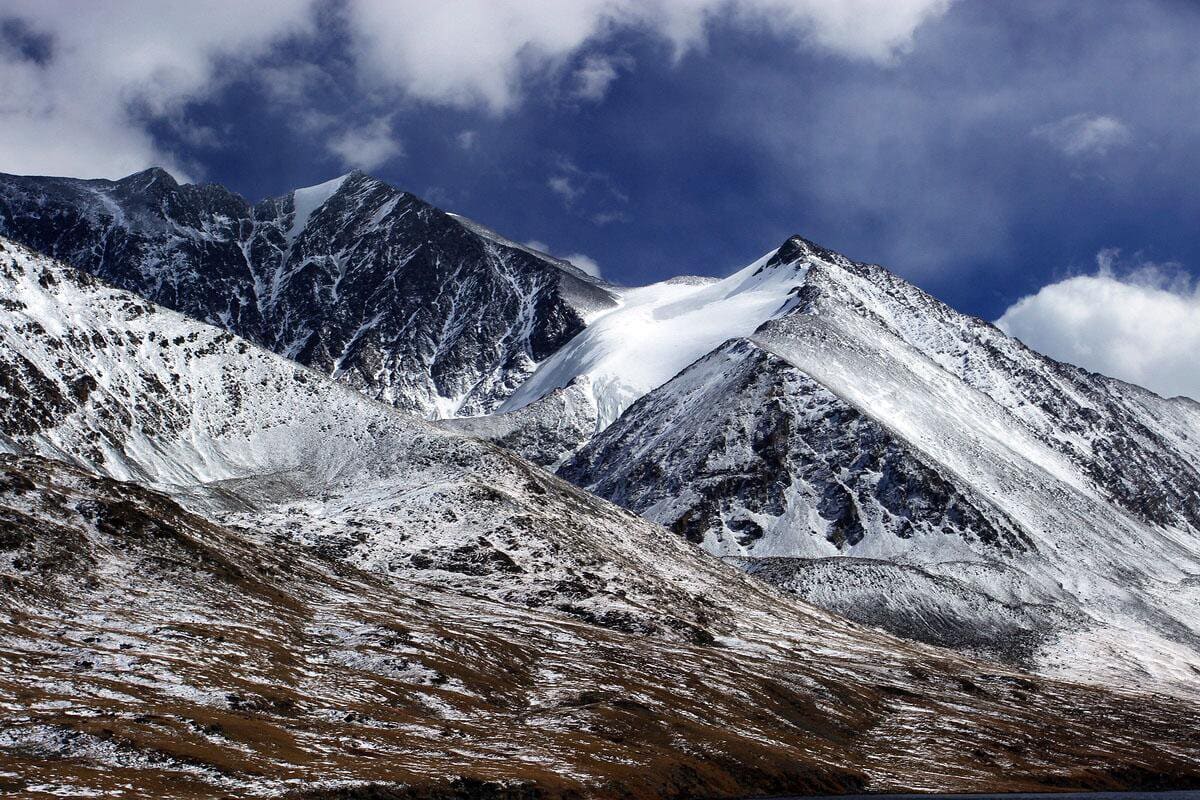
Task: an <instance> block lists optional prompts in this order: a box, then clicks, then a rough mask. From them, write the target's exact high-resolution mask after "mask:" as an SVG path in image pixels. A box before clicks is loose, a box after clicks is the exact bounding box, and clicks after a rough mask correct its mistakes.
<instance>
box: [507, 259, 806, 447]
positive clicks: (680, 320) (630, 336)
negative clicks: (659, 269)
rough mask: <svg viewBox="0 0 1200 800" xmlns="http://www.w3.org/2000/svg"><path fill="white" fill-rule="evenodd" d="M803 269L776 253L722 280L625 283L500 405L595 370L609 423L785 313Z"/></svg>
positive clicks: (512, 404)
mask: <svg viewBox="0 0 1200 800" xmlns="http://www.w3.org/2000/svg"><path fill="white" fill-rule="evenodd" d="M803 282H804V272H803V269H796V268H795V265H794V264H793V263H789V262H786V261H784V260H781V259H779V258H777V257H776V254H775V253H768V254H767V255H766V256H763V257H762V258H760V259H759V260H757V261H755V262H754V263H753V264H750V265H749V266H747V267H745V268H744V269H741V270H739V271H737V272H735V273H734V274H732V275H730V276H729V277H728V278H725V279H724V280H721V281H717V282H709V281H706V280H677V279H672V280H669V281H664V282H662V283H656V284H653V285H651V286H644V287H640V288H637V289H622V290H618V291H619V293H620V306H619V307H618V308H616V309H614V310H612V311H609V312H607V313H605V314H603V315H601V316H599V317H598V318H596V319H595V320H593V321H592V322H591V324H590V325H589V326H588V328H587V329H586V330H585V331H584V332H583V333H582V334H580V335H578V336H576V337H575V338H573V339H572V340H571V341H570V342H568V343H567V344H566V345H565V346H564V347H563V348H561V349H560V350H559V351H558V352H556V353H555V354H554V355H553V356H552V357H550V358H549V359H547V360H546V361H545V363H543V364H542V365H541V366H539V367H538V369H537V371H536V372H535V373H534V374H533V375H532V376H531V377H530V378H529V379H528V380H527V381H526V382H525V383H524V384H522V386H521V387H520V388H519V389H518V390H517V391H515V392H514V393H513V394H512V396H511V397H509V399H508V400H507V401H506V402H505V403H504V404H503V405H501V406H500V408H499V411H500V412H501V413H504V412H509V411H514V410H516V409H519V408H522V407H524V406H526V405H528V404H530V403H532V402H534V401H536V400H538V399H540V398H542V397H545V396H546V395H548V394H550V393H551V392H553V391H554V390H556V389H560V388H563V387H565V386H567V385H569V384H570V383H571V382H572V381H575V380H576V379H578V378H583V377H585V378H587V380H588V383H587V385H588V387H589V389H590V391H591V393H592V396H593V398H594V402H595V405H596V408H597V420H596V429H597V430H603V429H604V428H605V427H607V426H608V425H609V424H611V423H612V421H613V420H615V419H616V418H617V417H619V416H620V415H621V413H622V412H623V411H624V410H625V409H626V408H628V407H629V405H630V404H631V403H632V402H633V401H635V400H637V399H638V398H639V397H641V396H642V395H644V394H645V393H646V392H648V391H650V390H651V389H654V388H655V387H657V386H660V385H662V384H663V383H665V382H666V381H668V380H669V379H670V378H671V377H672V376H673V375H675V374H676V373H677V372H679V371H680V370H681V369H683V368H684V367H686V366H687V365H688V364H690V363H691V362H693V361H695V360H696V359H697V358H699V357H700V356H702V355H704V354H705V353H707V352H709V351H710V350H712V349H713V348H714V347H716V346H717V345H719V344H721V343H722V342H724V341H725V340H726V339H729V338H731V337H735V336H748V335H750V333H752V332H753V331H754V330H755V329H756V328H757V327H758V326H759V325H761V324H762V323H763V322H764V321H765V320H767V319H770V318H771V317H774V316H777V315H779V314H781V313H784V312H785V311H786V310H787V309H788V307H789V304H790V303H791V302H793V301H794V298H795V295H794V291H795V289H796V288H797V287H799V286H800V285H802V284H803Z"/></svg>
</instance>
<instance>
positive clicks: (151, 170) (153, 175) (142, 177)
mask: <svg viewBox="0 0 1200 800" xmlns="http://www.w3.org/2000/svg"><path fill="white" fill-rule="evenodd" d="M157 182H161V183H163V184H165V185H166V186H167V187H168V188H172V189H174V188H178V186H179V181H177V180H175V178H174V176H173V175H171V173H169V172H167V171H166V170H165V169H163V168H162V167H148V168H146V169H144V170H142V171H141V172H135V173H133V174H132V175H126V176H125V177H124V178H121V179H120V180H119V181H117V183H119V184H122V185H125V186H137V187H139V188H141V189H142V190H145V189H148V188H150V187H151V186H153V185H154V184H155V183H157Z"/></svg>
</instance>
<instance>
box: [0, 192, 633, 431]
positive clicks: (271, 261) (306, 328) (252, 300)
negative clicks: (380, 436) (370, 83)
mask: <svg viewBox="0 0 1200 800" xmlns="http://www.w3.org/2000/svg"><path fill="white" fill-rule="evenodd" d="M0 234H3V235H6V236H9V237H11V238H12V239H14V240H16V241H19V242H22V243H24V244H26V245H28V246H30V247H32V248H34V249H35V250H38V251H40V252H44V253H46V254H48V255H51V256H54V257H56V258H60V259H62V260H63V261H65V262H67V263H69V264H72V265H73V266H75V267H77V268H79V269H82V270H84V271H86V272H89V273H91V274H93V275H96V276H97V277H100V278H102V279H104V280H105V281H107V282H109V283H111V284H113V285H115V286H119V287H122V288H125V289H128V290H130V291H133V292H135V293H137V294H140V295H141V296H143V297H145V298H147V299H149V300H151V301H153V302H155V303H159V304H161V305H164V306H166V307H168V308H172V309H175V310H178V311H181V312H183V313H184V314H187V315H189V316H192V317H194V318H196V319H199V320H203V321H205V322H209V323H212V324H215V325H218V326H220V327H223V328H225V329H227V330H229V331H231V332H233V333H235V334H237V335H239V336H242V337H245V338H247V339H249V340H251V341H253V342H256V343H258V344H260V345H262V346H264V347H266V348H267V349H270V350H273V351H275V352H278V353H282V354H284V355H287V356H288V357H289V358H293V359H295V360H297V361H299V362H300V363H302V364H305V365H307V366H310V367H312V368H313V369H315V370H318V371H320V372H323V373H326V374H330V375H333V376H334V377H336V378H338V379H339V380H341V381H343V382H345V383H347V384H349V385H351V386H353V387H355V388H356V389H359V390H360V391H362V392H363V393H364V394H366V395H368V396H370V397H374V398H376V399H379V400H382V401H384V402H387V403H389V404H392V405H395V406H397V407H399V408H402V409H404V410H407V411H413V412H415V413H418V414H421V415H422V416H426V417H447V416H456V415H468V414H478V413H484V412H487V411H489V410H491V409H492V408H494V407H495V406H497V405H498V404H499V403H501V402H502V401H503V400H504V399H505V398H507V397H508V396H509V395H510V394H511V393H512V391H513V390H514V389H516V388H517V386H519V385H520V383H521V382H522V381H523V380H524V378H525V377H526V376H527V375H528V374H529V373H530V372H531V371H532V370H533V368H534V366H535V365H536V363H538V362H540V361H541V360H543V359H545V358H546V357H548V356H549V355H550V354H552V353H553V352H554V351H555V350H557V349H558V348H559V347H561V346H562V345H563V344H564V343H565V342H566V341H567V340H568V339H570V338H571V337H572V336H573V335H574V334H576V333H577V332H579V331H580V330H582V328H583V325H584V318H585V317H586V316H588V315H589V314H594V313H596V312H597V311H599V310H602V309H604V308H607V307H610V306H612V305H613V303H614V300H613V298H612V296H611V295H610V294H609V292H608V291H607V290H605V289H604V288H602V287H600V286H598V285H597V284H596V283H595V282H594V281H593V280H592V279H591V278H589V277H588V276H587V275H585V274H584V273H582V272H580V271H579V270H576V269H575V268H574V267H572V266H571V265H570V264H568V263H566V262H563V261H559V260H556V259H551V258H550V257H548V256H545V255H543V254H539V253H536V252H535V251H531V250H529V249H527V248H524V247H521V246H519V245H515V244H514V243H512V242H508V241H507V240H504V239H502V238H501V237H499V236H497V235H495V234H492V233H491V232H490V231H488V230H487V229H485V228H482V227H480V226H477V225H474V224H473V223H470V222H469V221H466V220H461V219H459V218H457V217H454V216H451V215H449V214H446V213H444V212H442V211H439V210H438V209H436V208H434V207H432V206H430V205H428V204H427V203H424V202H422V201H421V200H419V199H418V198H416V197H414V196H412V195H410V194H407V193H405V192H401V191H399V190H397V189H394V188H393V187H391V186H388V185H387V184H385V183H382V182H380V181H377V180H375V179H373V178H370V177H368V176H366V175H364V174H362V173H357V172H355V173H351V174H349V175H346V176H343V177H341V178H337V179H335V180H333V181H329V182H328V183H325V184H321V185H320V186H315V187H310V188H307V189H298V190H296V191H295V192H292V193H291V194H289V195H287V196H285V197H281V198H273V199H268V200H264V201H263V202H261V203H259V204H257V205H253V206H252V205H251V204H250V203H248V202H247V201H246V200H245V199H243V198H242V197H240V196H238V195H236V194H234V193H232V192H230V191H228V190H227V189H225V188H223V187H221V186H216V185H200V186H193V185H182V186H181V185H179V184H177V183H176V182H175V181H174V180H173V179H172V178H171V176H170V175H168V174H167V173H166V172H164V171H162V170H158V169H152V170H147V171H146V172H142V173H138V174H137V175H131V176H130V177H128V178H125V179H123V180H120V181H101V180H92V181H85V180H75V179H67V178H28V177H19V176H8V175H5V176H0Z"/></svg>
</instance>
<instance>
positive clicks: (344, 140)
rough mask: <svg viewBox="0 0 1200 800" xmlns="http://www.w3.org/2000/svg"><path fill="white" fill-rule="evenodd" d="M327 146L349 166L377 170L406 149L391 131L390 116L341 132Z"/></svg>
mask: <svg viewBox="0 0 1200 800" xmlns="http://www.w3.org/2000/svg"><path fill="white" fill-rule="evenodd" d="M328 147H329V151H330V152H331V153H333V154H335V155H336V156H337V157H338V158H340V159H341V160H342V163H343V164H345V165H346V166H350V167H356V168H357V169H365V170H372V169H375V168H376V167H378V166H380V165H381V164H384V163H386V162H388V161H390V160H391V159H393V158H395V157H396V156H399V155H403V154H404V148H403V146H402V145H401V144H400V141H399V140H398V139H397V138H396V136H395V134H394V133H393V132H392V122H391V120H389V119H388V118H387V117H380V118H378V119H375V120H372V121H371V122H370V123H368V124H366V125H364V126H362V127H360V128H352V129H350V130H347V131H344V132H342V133H340V134H338V135H337V136H335V137H333V138H332V139H330V140H329V144H328Z"/></svg>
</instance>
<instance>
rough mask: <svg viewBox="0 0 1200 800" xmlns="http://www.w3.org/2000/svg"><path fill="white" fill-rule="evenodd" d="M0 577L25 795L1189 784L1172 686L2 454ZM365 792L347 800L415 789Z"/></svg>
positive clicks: (3, 739) (1188, 749)
mask: <svg viewBox="0 0 1200 800" xmlns="http://www.w3.org/2000/svg"><path fill="white" fill-rule="evenodd" d="M0 588H2V591H0V715H2V718H0V730H2V732H0V754H2V757H0V765H2V766H0V782H3V784H4V785H5V787H6V788H8V789H11V790H15V791H17V792H18V793H20V794H22V795H25V796H39V795H40V794H44V793H46V792H49V791H51V790H53V791H59V792H64V793H66V794H68V795H81V794H83V793H85V792H95V793H99V794H101V795H104V796H139V797H146V796H155V797H167V796H170V797H208V796H221V795H223V794H228V795H234V796H245V795H246V794H248V793H258V792H265V793H268V794H275V793H283V792H287V791H313V790H318V789H319V787H321V786H326V787H327V788H330V789H332V788H333V787H335V786H337V785H339V784H337V783H333V784H330V783H329V782H342V781H364V782H371V783H381V782H383V783H387V782H401V783H405V784H414V785H417V786H425V787H426V788H430V789H432V788H436V787H444V790H445V791H446V792H450V793H454V791H458V792H459V793H460V794H461V793H463V792H466V793H469V792H471V791H474V792H477V793H480V794H481V795H482V796H489V795H494V794H496V792H497V791H499V789H497V787H494V786H488V785H482V786H478V785H473V784H470V783H467V784H462V783H459V784H458V785H457V786H458V789H457V790H454V789H453V787H449V786H448V785H447V783H446V781H447V780H448V779H450V778H452V777H454V776H465V777H467V778H469V779H475V780H482V781H514V782H519V783H520V784H529V785H528V786H526V789H528V790H530V791H533V790H534V789H535V788H536V790H537V791H538V792H541V793H544V794H545V795H546V796H566V795H571V794H574V793H581V794H583V795H588V796H600V797H664V796H665V797H670V796H679V797H682V796H696V795H709V796H732V795H745V794H754V793H770V792H776V793H780V792H797V793H830V792H846V791H851V790H854V791H857V790H862V789H867V790H874V791H879V790H900V789H917V790H939V791H978V790H983V789H986V790H989V791H1001V790H1032V789H1042V788H1063V789H1065V788H1124V787H1131V786H1159V785H1162V786H1187V785H1196V783H1197V782H1198V781H1200V743H1197V742H1196V741H1195V740H1194V737H1193V735H1192V734H1193V733H1194V725H1195V719H1196V717H1195V713H1196V711H1195V709H1194V708H1192V707H1190V706H1186V705H1184V704H1181V703H1179V702H1176V701H1172V700H1168V699H1164V698H1155V697H1132V696H1130V697H1122V696H1116V695H1112V694H1106V693H1103V692H1100V691H1098V690H1095V689H1089V688H1082V687H1078V686H1072V685H1067V684H1059V683H1054V682H1049V681H1033V680H1029V679H1027V678H1023V677H1021V676H1019V675H1016V674H1014V673H1010V672H1007V671H1004V670H1000V669H998V668H994V667H991V666H988V665H985V664H982V663H978V662H969V661H965V660H961V659H957V658H953V657H950V656H945V657H943V656H942V655H940V654H939V653H938V652H937V651H933V650H929V649H922V648H916V647H913V648H909V647H906V646H905V645H903V644H901V643H900V642H899V641H898V640H892V639H887V638H885V637H876V636H874V635H873V634H869V633H866V632H863V633H862V636H863V638H864V640H866V641H867V642H869V643H871V644H872V645H873V647H872V648H870V649H867V648H864V649H861V650H858V649H855V650H849V651H848V650H846V649H843V648H836V647H822V646H821V645H820V644H819V640H810V641H809V643H808V644H803V643H801V642H800V641H799V640H796V639H792V640H789V639H788V638H787V637H780V638H777V639H776V640H775V641H774V642H772V641H769V640H767V639H766V638H765V637H764V638H763V639H762V640H759V641H743V642H741V643H739V644H738V645H736V646H716V645H710V646H698V645H690V644H683V643H678V642H672V641H667V640H664V639H662V638H660V637H653V636H642V635H630V634H624V633H620V632H616V631H611V630H607V629H604V628H600V627H596V626H593V625H589V624H587V623H583V622H580V621H577V620H574V619H571V618H568V617H566V616H563V615H558V614H554V613H552V612H534V611H529V610H524V609H518V608H513V607H509V606H505V605H502V604H497V603H495V602H492V601H489V600H484V599H475V598H471V597H466V596H462V595H457V594H454V593H451V592H447V591H445V590H443V589H437V588H432V587H429V586H425V585H422V584H420V583H416V582H409V581H401V580H397V579H395V578H386V577H381V576H377V575H371V574H368V573H364V572H360V571H358V570H356V569H352V568H348V567H344V566H340V565H336V564H332V563H329V562H326V561H323V560H320V559H315V558H313V557H311V556H309V555H307V554H306V553H305V552H303V551H301V550H299V549H298V548H296V547H294V546H292V545H291V544H289V543H287V542H280V541H275V542H259V541H255V540H254V536H253V534H252V533H251V534H250V535H243V534H238V533H234V532H232V531H230V530H228V529H225V528H222V527H220V526H217V525H214V524H212V523H209V522H206V521H204V520H202V519H200V518H198V517H196V516H194V515H191V514H189V513H187V512H185V511H183V510H182V509H180V508H179V507H178V506H177V505H175V504H174V503H173V502H172V501H170V500H169V499H167V498H166V497H164V496H162V495H160V494H157V493H154V492H151V491H148V490H145V489H142V488H140V487H137V486H134V485H131V484H122V483H118V482H114V481H111V480H106V479H100V478H96V477H94V476H91V475H89V474H87V473H85V472H83V471H80V470H77V469H74V468H71V467H67V466H65V465H63V464H60V463H58V462H54V461H49V460H44V459H40V458H30V457H16V456H3V457H0ZM322 782H324V783H322ZM38 787H40V789H39V788H38ZM122 787H135V788H122ZM365 791H366V790H363V789H361V788H360V789H355V790H350V789H347V788H345V787H344V785H343V790H342V791H340V792H339V793H337V795H336V796H340V797H354V796H364V797H366V796H373V797H386V796H396V797H400V796H409V795H408V794H402V793H400V792H396V793H395V794H394V795H389V794H387V793H382V794H366V793H364V792H365ZM435 793H436V792H435Z"/></svg>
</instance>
